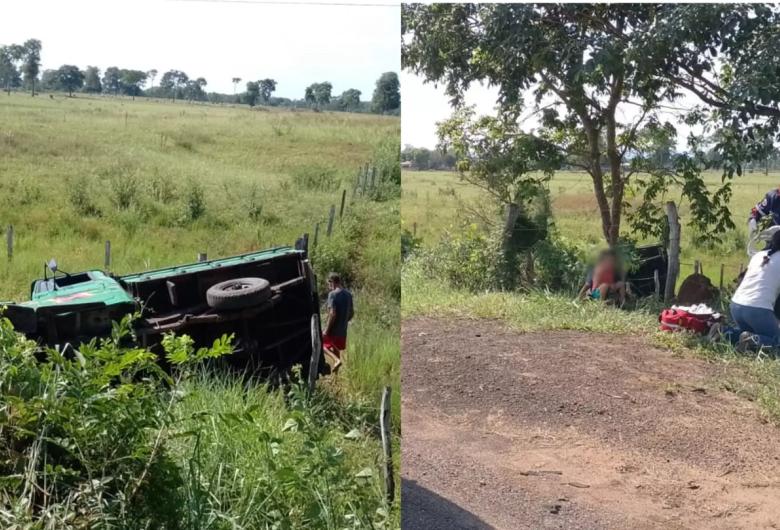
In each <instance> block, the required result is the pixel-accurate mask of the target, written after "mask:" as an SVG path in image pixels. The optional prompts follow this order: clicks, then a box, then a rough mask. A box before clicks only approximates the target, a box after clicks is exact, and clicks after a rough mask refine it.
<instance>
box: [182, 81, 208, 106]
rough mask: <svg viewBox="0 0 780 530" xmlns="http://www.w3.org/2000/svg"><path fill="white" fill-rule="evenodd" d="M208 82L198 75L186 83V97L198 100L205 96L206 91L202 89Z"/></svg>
mask: <svg viewBox="0 0 780 530" xmlns="http://www.w3.org/2000/svg"><path fill="white" fill-rule="evenodd" d="M207 84H208V83H207V82H206V79H204V78H203V77H199V78H197V79H195V80H194V81H190V82H189V83H188V84H187V97H188V98H189V100H190V101H196V100H197V101H200V100H203V99H205V98H206V92H205V91H204V90H203V87H205V86H206V85H207Z"/></svg>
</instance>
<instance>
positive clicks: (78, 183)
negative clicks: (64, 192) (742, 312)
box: [68, 175, 100, 217]
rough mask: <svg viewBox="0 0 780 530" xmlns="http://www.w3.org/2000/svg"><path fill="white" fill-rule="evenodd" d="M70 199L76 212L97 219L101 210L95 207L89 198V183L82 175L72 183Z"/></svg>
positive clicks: (69, 193)
mask: <svg viewBox="0 0 780 530" xmlns="http://www.w3.org/2000/svg"><path fill="white" fill-rule="evenodd" d="M68 191H69V192H68V199H69V200H70V204H71V205H73V207H74V208H75V209H76V211H77V212H78V213H79V214H80V215H83V216H86V217H97V216H99V215H100V209H99V208H98V207H97V206H95V204H94V203H93V202H92V200H91V199H90V196H89V181H88V180H87V177H85V176H83V175H81V176H79V177H76V178H75V179H73V181H71V183H70V187H69V190H68Z"/></svg>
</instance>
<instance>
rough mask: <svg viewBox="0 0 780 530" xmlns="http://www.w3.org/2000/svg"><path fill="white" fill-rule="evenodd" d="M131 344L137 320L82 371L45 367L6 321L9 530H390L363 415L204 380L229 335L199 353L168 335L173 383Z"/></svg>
mask: <svg viewBox="0 0 780 530" xmlns="http://www.w3.org/2000/svg"><path fill="white" fill-rule="evenodd" d="M129 336H130V319H129V318H127V319H125V320H124V321H123V322H122V324H121V325H119V326H116V327H115V329H114V333H113V336H112V338H111V339H108V340H105V341H104V342H102V343H101V344H97V343H95V342H94V341H93V342H92V343H91V344H89V345H83V346H82V347H81V348H80V349H79V351H78V352H77V353H76V355H75V358H74V359H72V360H71V359H66V358H65V357H63V356H62V355H60V354H59V353H57V352H56V351H51V350H50V351H47V352H46V354H47V360H46V362H44V363H39V362H38V361H37V360H36V359H35V356H34V348H35V345H34V344H33V343H31V342H30V341H27V340H25V339H24V338H22V337H21V336H20V335H18V334H16V333H15V332H14V331H13V329H12V328H11V326H10V324H9V323H8V321H7V320H3V321H0V409H2V411H3V412H4V414H3V415H2V416H0V426H2V430H3V432H4V436H3V437H1V438H0V471H2V472H3V476H4V479H3V480H2V481H0V498H1V499H2V501H0V502H2V504H3V509H2V510H0V521H2V523H3V527H4V528H19V529H22V528H23V529H30V530H33V529H38V528H40V529H43V528H52V527H56V528H68V529H81V528H94V527H99V528H116V529H127V530H131V529H135V528H148V529H166V530H170V529H181V530H190V529H191V530H196V529H204V528H213V529H220V528H243V529H250V528H303V527H306V528H314V529H323V530H324V529H330V528H346V527H349V528H355V529H381V528H388V527H389V524H390V509H389V507H388V506H387V504H386V502H385V500H384V495H383V492H382V488H381V481H380V472H379V468H378V465H377V460H376V459H375V456H376V451H377V449H375V448H376V447H377V445H378V443H377V440H376V434H375V433H376V430H377V429H376V425H375V424H373V423H371V422H372V421H374V420H373V418H372V417H371V415H370V414H365V410H364V411H362V412H360V410H359V409H355V408H353V409H349V410H347V411H346V412H345V411H344V410H343V409H342V408H341V407H339V406H338V404H337V402H334V401H333V400H332V399H331V398H330V397H329V395H328V394H326V393H319V394H317V395H314V396H310V395H308V393H307V392H306V390H305V388H304V386H303V385H300V384H298V383H295V382H294V383H293V384H292V385H291V386H290V387H289V389H288V391H287V393H286V396H285V393H284V392H283V391H281V390H278V391H277V390H271V389H269V388H268V387H257V386H254V387H249V388H247V385H246V382H242V381H240V380H236V379H232V378H231V377H229V376H227V375H223V376H219V375H213V374H212V375H211V376H207V375H206V374H204V373H202V372H201V371H200V370H199V369H198V368H197V366H201V363H202V362H203V361H204V360H206V359H209V358H217V357H220V356H221V355H224V354H226V353H229V352H230V340H231V337H223V338H222V340H221V341H218V342H217V343H215V344H214V346H213V347H212V348H210V349H201V350H198V351H195V350H194V349H193V347H192V340H191V339H189V337H187V336H180V337H176V336H173V335H168V336H166V337H165V339H164V341H163V345H164V348H165V350H166V357H167V358H168V360H169V361H170V362H171V364H172V365H173V366H174V369H173V372H172V374H171V375H167V374H165V373H163V372H161V371H160V369H159V368H158V367H157V365H156V364H155V359H156V358H155V356H154V355H153V354H151V353H149V352H148V351H144V350H141V349H136V348H133V347H132V346H124V344H125V343H126V342H127V339H128V338H129ZM140 374H144V377H139V376H140ZM356 382H359V380H357V381H356ZM369 455H370V456H369ZM355 468H359V471H358V472H355ZM225 521H229V522H230V525H229V526H225V524H224V523H225Z"/></svg>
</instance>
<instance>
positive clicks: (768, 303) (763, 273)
mask: <svg viewBox="0 0 780 530" xmlns="http://www.w3.org/2000/svg"><path fill="white" fill-rule="evenodd" d="M778 295H780V232H775V233H774V234H773V235H772V240H771V241H770V242H769V249H768V250H762V251H761V252H756V254H755V255H754V256H753V257H752V258H750V263H749V264H748V268H747V271H746V272H745V276H744V278H743V279H742V282H741V283H740V284H739V287H737V290H736V292H735V293H734V296H732V297H731V318H733V319H734V322H735V323H736V324H737V327H736V328H730V327H726V326H721V325H720V324H715V325H713V326H712V328H710V333H709V337H710V340H715V339H716V338H717V337H719V336H720V335H721V334H723V336H724V337H725V338H727V339H728V340H730V341H731V343H732V345H734V346H736V347H737V349H738V350H739V351H741V352H746V351H755V350H757V349H759V348H760V347H762V346H767V347H769V348H770V349H775V350H777V349H780V322H778V320H777V317H775V313H774V307H775V302H776V300H777V297H778Z"/></svg>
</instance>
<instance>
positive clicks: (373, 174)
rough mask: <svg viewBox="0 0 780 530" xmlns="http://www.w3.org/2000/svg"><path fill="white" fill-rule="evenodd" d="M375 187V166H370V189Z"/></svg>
mask: <svg viewBox="0 0 780 530" xmlns="http://www.w3.org/2000/svg"><path fill="white" fill-rule="evenodd" d="M374 188H376V166H374V167H372V168H371V189H372V190H373V189H374Z"/></svg>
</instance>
